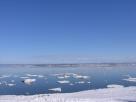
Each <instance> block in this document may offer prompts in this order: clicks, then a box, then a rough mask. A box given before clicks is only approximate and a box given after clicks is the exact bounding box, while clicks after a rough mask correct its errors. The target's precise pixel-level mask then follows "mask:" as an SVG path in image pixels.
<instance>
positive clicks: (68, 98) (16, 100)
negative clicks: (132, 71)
mask: <svg viewBox="0 0 136 102" xmlns="http://www.w3.org/2000/svg"><path fill="white" fill-rule="evenodd" d="M112 86H113V85H112ZM114 86H115V85H114ZM0 102H136V87H135V86H131V87H120V86H118V85H116V87H112V88H105V89H96V90H88V91H82V92H76V93H63V94H62V93H60V94H43V95H30V96H14V95H9V96H8V95H7V96H0Z"/></svg>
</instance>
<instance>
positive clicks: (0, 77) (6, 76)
mask: <svg viewBox="0 0 136 102" xmlns="http://www.w3.org/2000/svg"><path fill="white" fill-rule="evenodd" d="M8 77H10V75H2V76H0V79H2V78H8Z"/></svg>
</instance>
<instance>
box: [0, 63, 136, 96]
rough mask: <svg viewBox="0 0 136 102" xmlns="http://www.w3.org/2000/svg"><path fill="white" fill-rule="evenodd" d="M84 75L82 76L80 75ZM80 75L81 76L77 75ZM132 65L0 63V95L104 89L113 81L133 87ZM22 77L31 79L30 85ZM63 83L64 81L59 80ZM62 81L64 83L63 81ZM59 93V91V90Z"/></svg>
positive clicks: (135, 73)
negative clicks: (66, 65) (74, 65)
mask: <svg viewBox="0 0 136 102" xmlns="http://www.w3.org/2000/svg"><path fill="white" fill-rule="evenodd" d="M83 76H85V78H82V77H83ZM80 77H81V78H80ZM129 77H133V78H136V65H129V66H128V65H121V66H99V67H98V66H97V67H95V66H93V67H92V66H91V67H90V66H78V67H65V66H64V67H55V66H54V67H53V66H52V67H50V66H44V65H42V66H36V65H0V95H33V94H51V93H58V92H57V91H52V90H49V89H54V88H61V93H71V92H78V91H84V90H91V89H101V88H107V85H110V84H117V85H123V86H125V87H127V86H136V82H135V81H126V80H124V79H127V78H129ZM25 79H35V80H36V81H34V82H32V83H31V84H30V85H29V84H25V83H24V82H23V81H24V80H25ZM59 81H60V82H63V81H64V83H59ZM65 82H66V83H65ZM59 93H60V91H59Z"/></svg>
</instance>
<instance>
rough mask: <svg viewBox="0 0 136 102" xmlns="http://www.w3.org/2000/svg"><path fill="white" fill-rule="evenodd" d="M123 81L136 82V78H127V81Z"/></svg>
mask: <svg viewBox="0 0 136 102" xmlns="http://www.w3.org/2000/svg"><path fill="white" fill-rule="evenodd" d="M123 80H125V81H129V82H136V78H132V77H130V78H127V79H123Z"/></svg>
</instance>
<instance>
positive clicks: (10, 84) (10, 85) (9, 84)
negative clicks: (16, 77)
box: [7, 83, 16, 87]
mask: <svg viewBox="0 0 136 102" xmlns="http://www.w3.org/2000/svg"><path fill="white" fill-rule="evenodd" d="M15 85H16V84H13V83H8V84H7V86H9V87H12V86H15Z"/></svg>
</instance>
